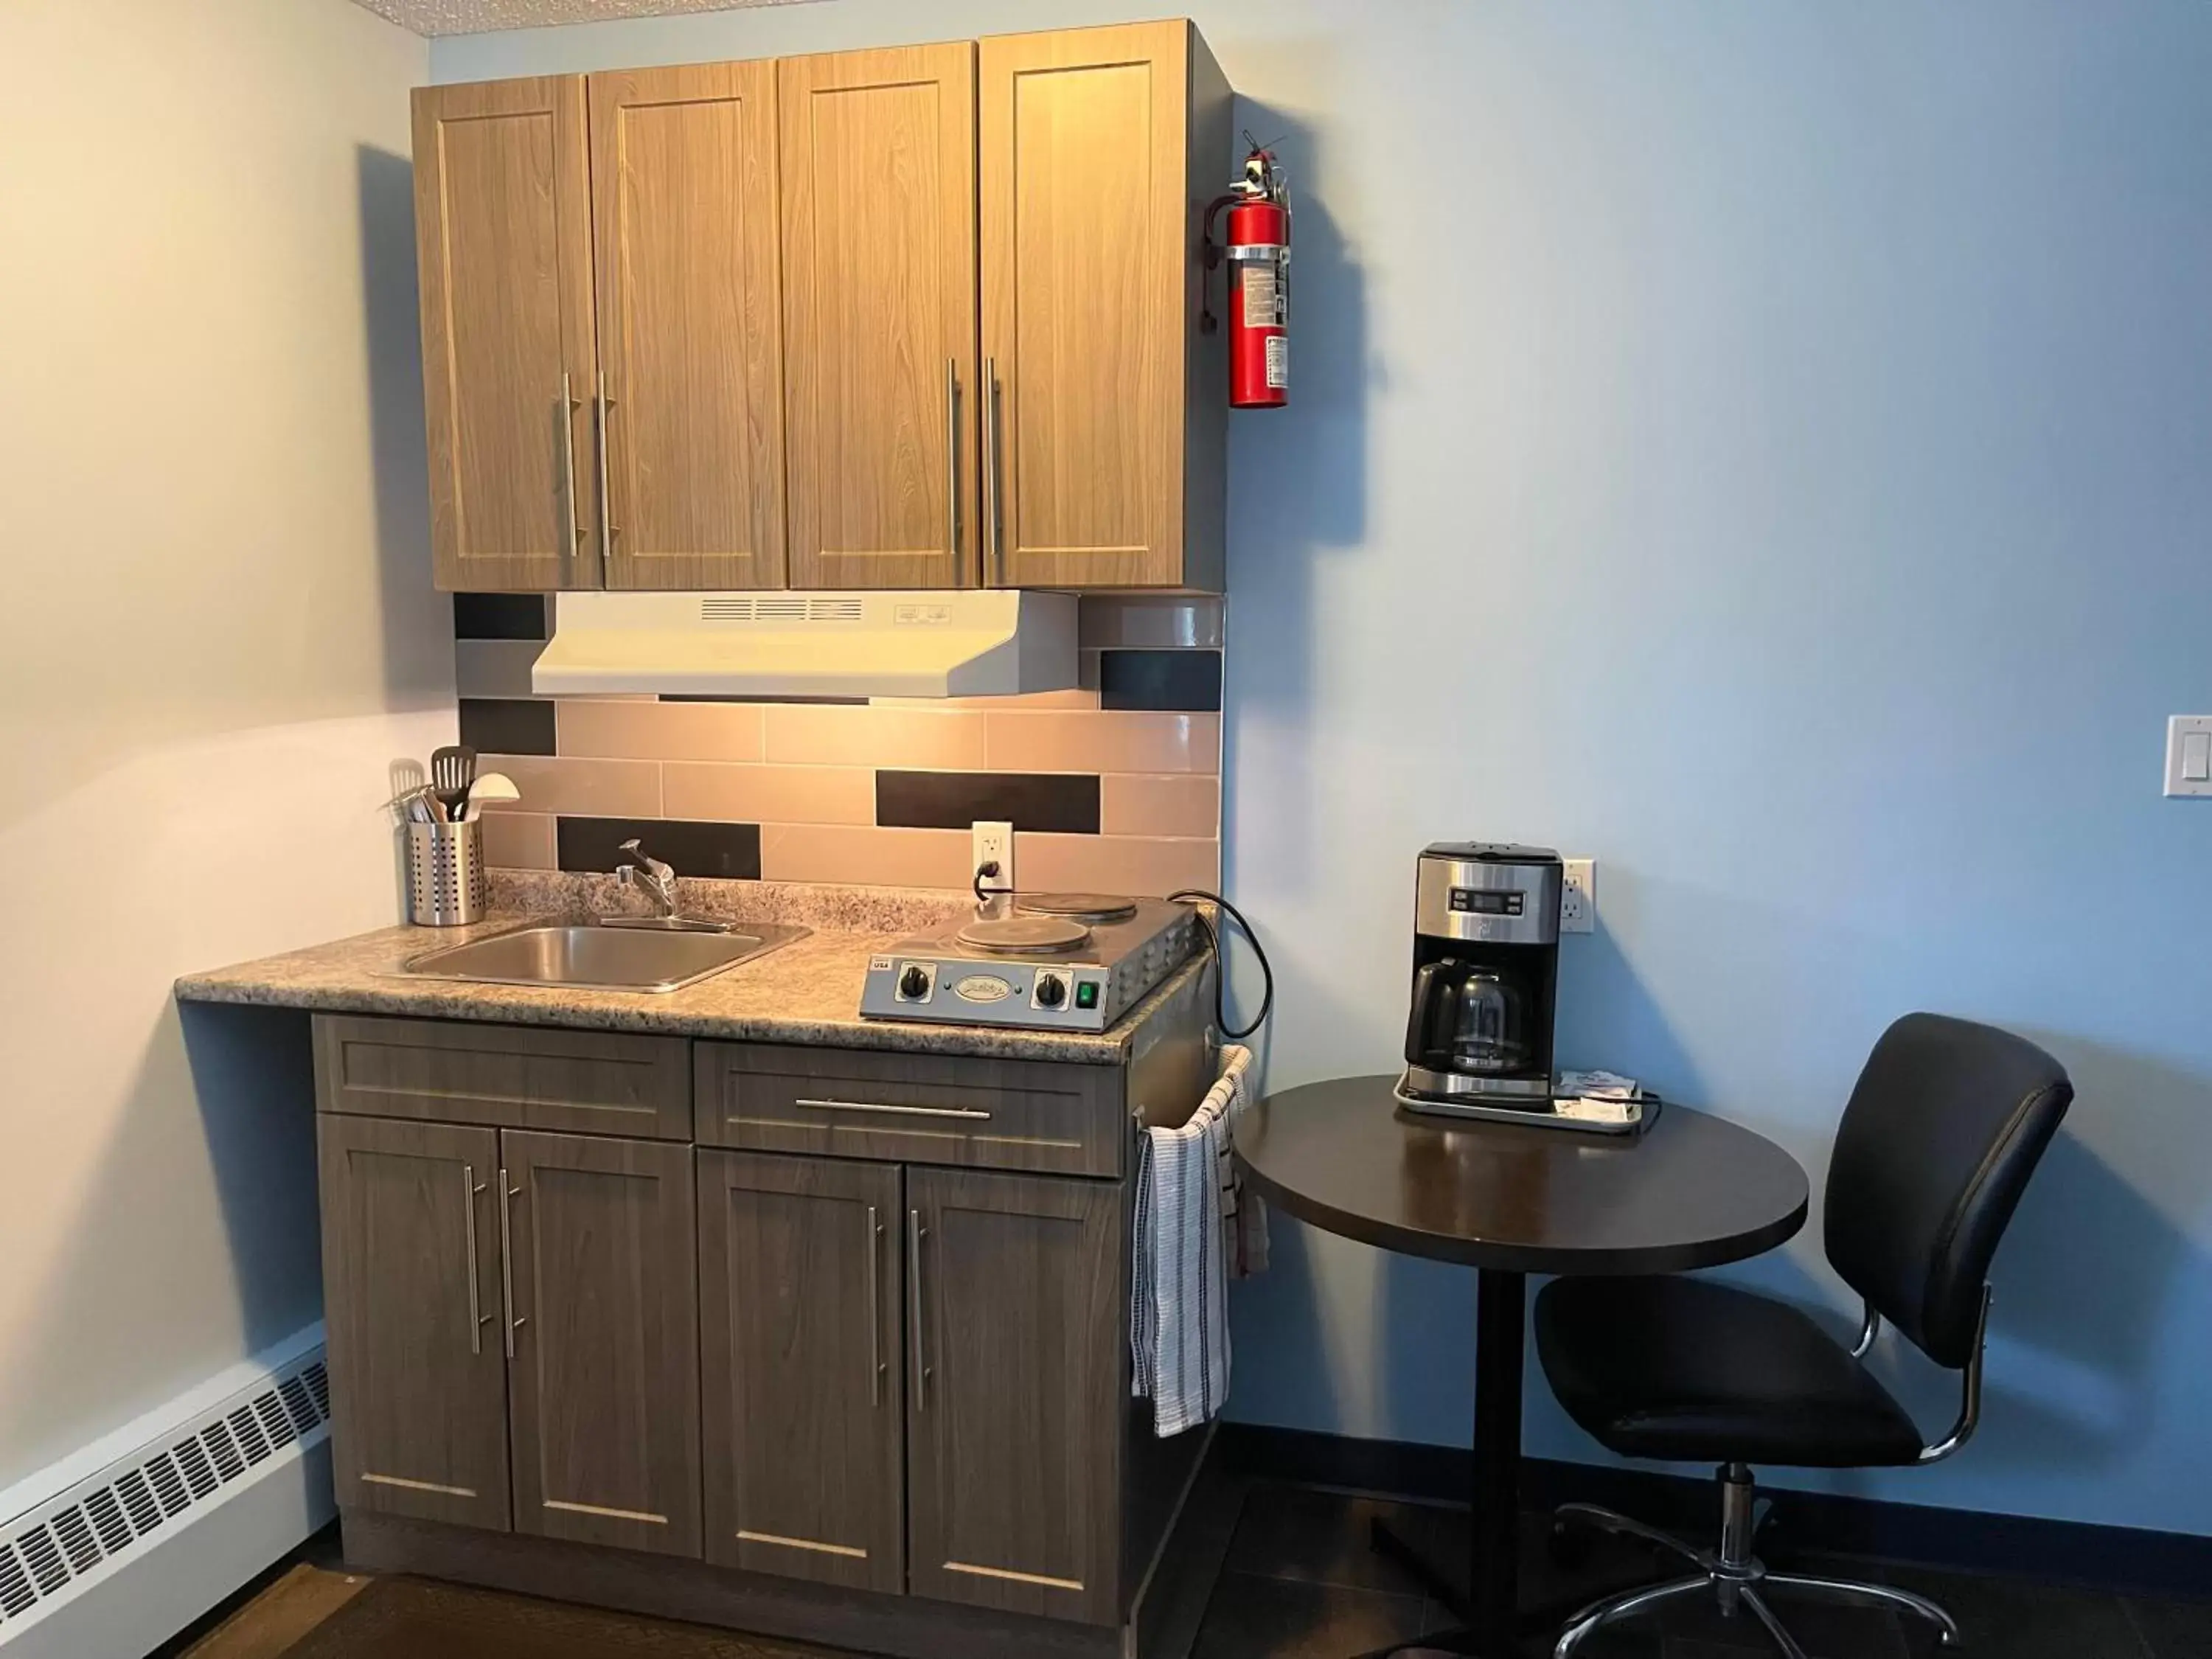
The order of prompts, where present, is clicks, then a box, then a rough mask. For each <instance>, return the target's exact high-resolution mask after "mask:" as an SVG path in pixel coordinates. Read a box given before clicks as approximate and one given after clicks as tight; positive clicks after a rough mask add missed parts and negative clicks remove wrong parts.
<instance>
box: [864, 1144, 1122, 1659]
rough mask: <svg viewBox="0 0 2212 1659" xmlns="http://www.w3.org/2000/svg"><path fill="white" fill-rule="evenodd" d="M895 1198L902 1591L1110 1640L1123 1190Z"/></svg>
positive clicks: (1025, 1180)
mask: <svg viewBox="0 0 2212 1659" xmlns="http://www.w3.org/2000/svg"><path fill="white" fill-rule="evenodd" d="M906 1182H907V1211H908V1215H907V1225H908V1263H907V1272H908V1297H909V1303H908V1319H909V1322H910V1324H909V1333H908V1334H909V1345H908V1346H909V1350H910V1352H909V1353H908V1367H909V1373H910V1374H909V1376H908V1403H907V1441H908V1475H907V1480H908V1490H907V1536H908V1586H909V1588H910V1589H912V1590H913V1592H914V1593H915V1594H916V1595H928V1596H934V1597H936V1598H938V1599H939V1600H941V1601H964V1602H968V1603H970V1604H973V1605H975V1606H979V1607H995V1608H999V1609H1000V1610H1002V1611H1006V1612H1012V1613H1039V1614H1043V1615H1045V1616H1048V1617H1052V1618H1060V1619H1070V1620H1082V1621H1085V1622H1087V1623H1091V1624H1101V1625H1103V1624H1112V1623H1115V1621H1116V1620H1118V1619H1119V1617H1120V1611H1121V1587H1120V1583H1119V1573H1120V1565H1121V1559H1120V1558H1121V1549H1120V1534H1121V1490H1120V1480H1121V1439H1120V1436H1121V1425H1122V1423H1123V1420H1124V1412H1125V1409H1126V1401H1127V1395H1128V1380H1127V1367H1126V1364H1125V1359H1124V1357H1125V1354H1126V1352H1127V1331H1126V1323H1127V1319H1126V1309H1127V1303H1126V1301H1125V1299H1124V1298H1125V1297H1126V1295H1127V1288H1126V1279H1127V1275H1126V1272H1125V1266H1124V1261H1123V1257H1124V1251H1125V1244H1124V1237H1125V1232H1126V1229H1125V1227H1124V1225H1123V1219H1122V1200H1123V1193H1122V1190H1121V1187H1120V1186H1119V1185H1117V1184H1115V1183H1113V1182H1093V1181H1068V1180H1057V1179H1046V1178H1038V1177H1034V1176H1010V1175H998V1174H987V1173H984V1172H981V1171H977V1170H926V1169H909V1170H908V1171H907V1176H906Z"/></svg>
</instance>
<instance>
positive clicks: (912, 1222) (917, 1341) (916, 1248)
mask: <svg viewBox="0 0 2212 1659" xmlns="http://www.w3.org/2000/svg"><path fill="white" fill-rule="evenodd" d="M906 1226H907V1255H908V1258H909V1261H908V1268H907V1279H906V1282H907V1289H908V1291H909V1293H910V1294H911V1295H912V1297H913V1298H914V1310H913V1316H912V1317H913V1322H914V1408H915V1410H916V1411H918V1412H926V1411H927V1410H928V1409H929V1365H928V1363H927V1361H926V1360H924V1359H923V1358H922V1357H921V1242H922V1240H924V1239H925V1238H927V1237H929V1229H928V1228H927V1227H925V1226H923V1225H921V1211H920V1210H908V1212H906Z"/></svg>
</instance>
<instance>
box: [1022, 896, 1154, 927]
mask: <svg viewBox="0 0 2212 1659" xmlns="http://www.w3.org/2000/svg"><path fill="white" fill-rule="evenodd" d="M1014 908H1016V909H1017V910H1019V911H1022V912H1023V913H1024V914H1025V915H1032V916H1067V917H1070V918H1072V919H1073V920H1074V921H1092V922H1097V921H1127V920H1128V919H1129V918H1130V917H1131V916H1133V915H1136V914H1137V902H1136V900H1134V899H1126V898H1119V897H1116V896H1114V895H1113V894H1110V893H1022V894H1018V895H1017V896H1016V897H1015V899H1014Z"/></svg>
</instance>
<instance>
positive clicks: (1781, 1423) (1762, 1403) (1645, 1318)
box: [1536, 1275, 1921, 1468]
mask: <svg viewBox="0 0 2212 1659" xmlns="http://www.w3.org/2000/svg"><path fill="white" fill-rule="evenodd" d="M1536 1352H1537V1354H1538V1356H1539V1357H1540V1358H1541V1359H1542V1361H1543V1364H1544V1374H1545V1376H1547V1377H1548V1378H1549V1379H1550V1381H1551V1384H1552V1389H1553V1393H1555V1394H1557V1395H1559V1403H1560V1404H1561V1405H1563V1406H1565V1407H1566V1409H1567V1414H1568V1415H1569V1416H1570V1417H1572V1418H1573V1419H1575V1421H1576V1422H1577V1423H1579V1424H1580V1425H1582V1426H1583V1429H1584V1430H1586V1431H1588V1432H1589V1434H1590V1435H1591V1436H1592V1437H1595V1439H1596V1440H1597V1441H1598V1443H1600V1444H1601V1445H1603V1446H1606V1447H1607V1448H1608V1449H1611V1450H1613V1451H1616V1452H1619V1453H1620V1455H1623V1456H1624V1457H1652V1458H1664V1459H1670V1460H1672V1459H1680V1460H1687V1461H1695V1462H1745V1463H1768V1464H1782V1465H1784V1466H1795V1467H1797V1468H1874V1467H1877V1466H1881V1465H1884V1464H1895V1463H1910V1462H1913V1461H1914V1460H1915V1458H1916V1457H1917V1455H1918V1454H1919V1451H1920V1448H1921V1438H1920V1431H1919V1430H1918V1429H1917V1427H1915V1426H1914V1425H1913V1421H1912V1419H1911V1418H1910V1417H1908V1416H1907V1415H1905V1408H1904V1407H1901V1406H1899V1404H1898V1403H1897V1401H1895V1400H1894V1399H1893V1398H1891V1396H1890V1394H1889V1391H1888V1390H1887V1389H1885V1388H1883V1387H1882V1386H1881V1383H1878V1382H1876V1381H1875V1378H1874V1376H1873V1375H1872V1374H1871V1373H1870V1372H1869V1371H1868V1370H1867V1369H1866V1368H1865V1367H1864V1366H1863V1365H1861V1364H1859V1362H1858V1361H1857V1360H1856V1359H1854V1358H1851V1356H1850V1351H1849V1350H1848V1349H1846V1348H1845V1347H1844V1346H1843V1345H1842V1344H1840V1343H1839V1342H1838V1341H1837V1340H1835V1339H1834V1338H1833V1337H1831V1336H1830V1335H1829V1334H1827V1333H1826V1332H1825V1331H1823V1330H1822V1329H1821V1328H1820V1327H1819V1326H1818V1325H1816V1324H1814V1322H1812V1321H1811V1320H1810V1319H1808V1317H1806V1316H1805V1315H1804V1314H1802V1313H1801V1312H1799V1311H1798V1310H1796V1309H1795V1308H1792V1307H1790V1306H1789V1305H1788V1304H1784V1303H1780V1302H1775V1301H1771V1300H1770V1299H1768V1298H1767V1297H1763V1296H1754V1295H1753V1294H1752V1293H1751V1292H1749V1291H1740V1290H1736V1289H1734V1288H1733V1287H1731V1286H1729V1285H1722V1284H1718V1283H1716V1282H1715V1281H1713V1280H1711V1279H1690V1278H1684V1277H1680V1276H1678V1275H1660V1276H1654V1277H1651V1278H1644V1279H1554V1280H1553V1282H1552V1283H1551V1284H1549V1285H1546V1286H1545V1287H1544V1291H1543V1293H1542V1294H1541V1296H1539V1297H1537V1299H1536Z"/></svg>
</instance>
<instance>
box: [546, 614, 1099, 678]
mask: <svg viewBox="0 0 2212 1659" xmlns="http://www.w3.org/2000/svg"><path fill="white" fill-rule="evenodd" d="M1075 612H1076V599H1075V596H1074V595H1073V593H1034V592H1015V591H1012V590H1009V589H1000V588H994V589H990V590H987V591H977V592H943V591H937V592H931V591H922V592H878V593H853V592H843V593H560V594H556V595H555V596H554V605H553V637H552V638H551V640H550V641H548V642H547V643H546V647H545V649H544V653H542V654H540V656H539V657H538V662H537V665H536V666H535V667H533V668H532V670H531V671H530V683H531V688H532V690H535V691H537V692H538V694H539V695H540V696H592V695H594V694H611V693H616V692H641V691H649V692H660V693H663V694H667V695H674V696H709V697H711V696H726V697H982V696H1011V695H1012V694H1014V693H1016V692H1023V691H1065V690H1071V689H1072V688H1073V686H1074V685H1075V683H1076V663H1075V634H1076V623H1075Z"/></svg>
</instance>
